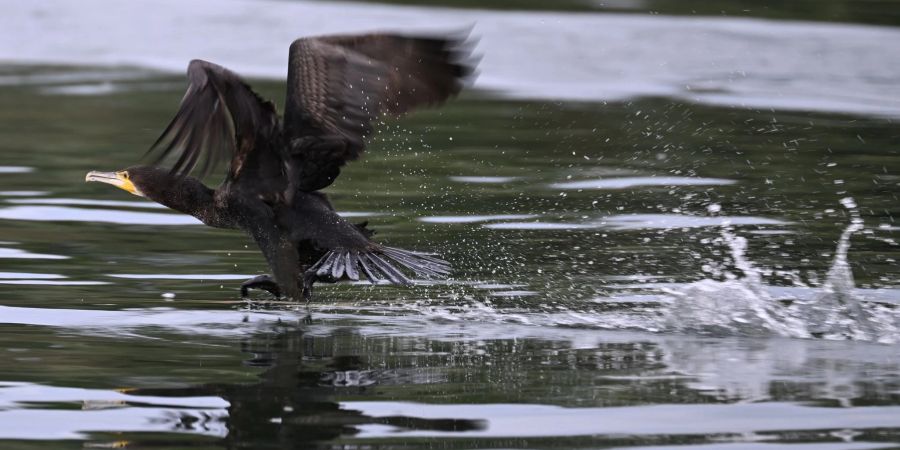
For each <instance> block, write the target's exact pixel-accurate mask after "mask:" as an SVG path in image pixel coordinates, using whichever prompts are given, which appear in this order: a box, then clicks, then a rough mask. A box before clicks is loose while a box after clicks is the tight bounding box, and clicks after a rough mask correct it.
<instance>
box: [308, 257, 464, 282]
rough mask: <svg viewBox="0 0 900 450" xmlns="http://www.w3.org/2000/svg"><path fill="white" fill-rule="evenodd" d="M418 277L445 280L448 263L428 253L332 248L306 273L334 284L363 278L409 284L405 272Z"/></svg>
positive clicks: (371, 280) (447, 272)
mask: <svg viewBox="0 0 900 450" xmlns="http://www.w3.org/2000/svg"><path fill="white" fill-rule="evenodd" d="M400 268H404V269H406V271H407V272H412V274H413V275H414V276H416V277H420V278H429V279H433V278H446V277H447V276H448V275H449V274H450V263H448V262H447V261H444V260H442V259H440V258H437V257H435V256H434V255H432V254H429V253H420V252H413V251H409V250H402V249H399V248H394V247H381V248H379V249H377V250H373V251H359V250H350V249H343V248H336V249H334V250H331V251H329V252H328V253H326V254H325V256H323V257H322V258H321V259H319V261H318V262H317V263H315V264H314V265H313V266H312V267H310V268H309V270H308V271H307V273H309V272H315V274H316V276H317V277H318V278H319V279H320V280H331V281H337V280H340V279H341V278H344V277H346V278H349V279H351V280H354V281H358V280H359V279H360V277H361V276H362V277H365V278H366V279H368V280H369V282H371V283H372V284H375V283H378V282H380V281H382V280H386V281H389V282H390V283H392V284H399V285H403V286H408V285H411V284H412V281H410V279H409V277H408V276H407V273H404V271H403V270H401V269H400Z"/></svg>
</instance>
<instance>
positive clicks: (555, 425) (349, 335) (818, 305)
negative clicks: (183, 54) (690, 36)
mask: <svg viewBox="0 0 900 450" xmlns="http://www.w3.org/2000/svg"><path fill="white" fill-rule="evenodd" d="M652 4H653V2H648V4H647V5H650V6H647V5H645V7H647V8H650V7H653V5H652ZM891 4H892V2H884V4H883V5H882V4H879V5H878V6H877V7H878V8H880V9H879V11H880V13H881V14H880V15H877V16H878V17H882V16H883V18H884V20H889V18H890V17H892V16H891V14H893V10H892V9H891V6H890V5H891ZM798 5H801V4H799V3H798ZM804 5H805V4H804ZM828 5H829V7H828V8H826V9H827V11H832V12H831V13H828V14H826V16H827V17H825V18H824V19H823V20H842V21H862V22H873V23H882V22H881V21H880V20H881V19H879V20H874V19H872V20H869V19H865V20H859V19H858V18H856V16H855V15H854V13H850V12H846V13H839V12H834V11H838V9H840V7H843V6H846V7H847V8H850V6H848V5H849V3H848V4H845V3H843V2H829V3H828ZM860 5H874V3H873V2H863V3H855V4H854V5H853V8H858V7H861V6H860ZM501 6H502V5H501ZM594 6H596V5H594ZM594 6H591V5H588V6H585V8H588V7H589V8H594ZM801 6H802V5H801ZM874 7H875V6H873V8H874ZM579 8H581V7H579ZM836 8H837V9H836ZM801 9H802V8H801ZM822 11H825V9H823V10H822ZM822 11H820V12H821V13H822V14H825V12H822ZM854 11H856V9H854ZM669 12H679V11H669ZM685 14H687V13H685ZM779 14H780V13H779ZM823 17H824V16H823ZM867 17H868V16H867ZM779 18H789V19H817V20H818V19H820V17H819V16H817V15H814V14H812V13H805V12H802V11H801V12H796V11H794V12H792V13H791V14H787V15H786V16H783V17H782V16H779ZM891 20H892V19H891ZM522 23H526V22H522ZM839 31H840V30H836V31H834V32H835V33H837V32H839ZM48 42H49V41H48ZM624 42H628V41H627V40H625V41H624ZM883 44H884V45H887V44H889V43H883ZM492 45H493V46H494V47H490V46H489V47H488V48H496V44H492ZM250 59H252V58H250ZM885 64H887V62H886V63H885ZM488 67H489V68H490V67H497V66H496V65H495V66H490V65H488ZM488 72H489V71H488ZM487 75H491V73H490V72H489V73H488V74H487ZM523 77H524V75H523ZM863 78H865V77H863ZM824 79H826V81H827V80H828V77H825V78H824ZM759 80H761V81H755V83H758V84H756V85H753V86H754V88H757V87H760V86H762V87H764V88H765V89H768V90H769V91H766V92H775V91H777V90H778V89H781V88H782V84H781V83H784V82H785V80H783V79H777V78H767V77H764V76H762V77H760V78H759ZM870 81H871V80H870ZM873 83H874V84H873V85H872V86H876V87H877V86H881V85H883V86H884V90H883V92H884V95H883V98H881V99H880V103H878V105H877V107H874V106H873V111H878V112H877V113H875V112H873V113H872V115H863V114H856V115H850V114H840V113H823V112H819V113H811V112H803V111H802V110H803V108H802V107H798V106H797V105H792V106H791V107H790V109H792V110H796V111H784V110H778V109H770V108H764V109H752V108H742V107H736V106H734V107H732V106H712V105H710V104H700V103H687V102H683V101H680V100H673V99H669V98H663V97H652V96H651V97H646V96H645V97H642V98H640V99H634V100H630V101H628V100H623V101H615V102H614V101H609V102H602V101H581V102H573V101H556V100H544V101H538V100H523V99H514V98H509V96H500V95H497V94H496V93H490V92H485V91H469V92H468V93H466V94H465V95H464V96H463V97H462V98H460V99H458V100H456V101H454V102H452V103H450V104H448V105H447V106H446V107H445V108H443V109H441V110H437V111H423V112H420V113H417V114H415V115H413V116H410V117H407V118H404V119H402V120H396V121H392V122H391V123H390V125H389V126H388V127H386V128H385V129H383V130H382V132H381V134H379V135H378V136H377V138H376V139H375V140H374V142H373V144H372V145H371V146H370V148H369V150H368V151H367V154H366V155H365V157H364V159H363V160H362V161H358V162H356V163H354V164H353V165H351V166H350V167H349V168H348V169H347V170H345V172H344V173H343V174H342V176H341V178H340V179H339V180H338V181H337V182H336V183H335V184H334V185H333V186H332V187H330V188H329V189H328V191H327V192H328V194H329V195H330V196H331V198H332V201H333V202H334V203H335V205H336V207H337V208H338V209H339V210H340V211H342V212H344V213H346V214H347V215H349V216H351V217H353V218H354V220H359V221H362V220H368V221H369V222H370V226H371V227H373V228H374V229H376V230H377V231H378V234H377V238H378V240H379V241H380V242H384V243H388V244H390V245H393V246H397V247H404V248H410V249H416V250H432V251H435V252H438V253H440V254H441V255H443V257H444V258H445V259H447V260H448V261H451V262H452V263H453V265H454V268H455V269H454V274H453V279H452V280H450V281H449V282H447V283H437V284H429V283H424V282H423V283H421V284H420V285H417V286H415V287H412V288H395V287H388V286H369V285H366V284H340V285H334V286H322V287H320V288H319V289H318V291H317V298H316V299H315V302H313V303H312V304H310V305H309V306H306V305H296V304H287V303H281V302H273V301H271V299H269V298H267V297H266V296H264V295H262V294H257V295H256V296H255V297H254V298H253V299H252V300H250V301H247V300H241V299H240V298H239V289H238V288H239V285H240V282H241V281H243V280H244V279H246V278H248V277H250V276H253V275H256V274H259V273H264V272H265V271H266V270H267V268H266V265H265V262H264V261H263V258H262V257H261V255H260V254H259V252H258V250H257V249H256V248H255V246H254V244H253V243H252V241H251V240H250V239H249V238H247V237H245V236H242V235H240V234H239V233H236V232H231V231H223V230H215V229H211V228H206V227H204V226H202V225H199V224H196V223H195V222H194V221H193V219H191V218H188V217H184V216H179V215H176V214H174V213H173V212H171V211H168V210H166V209H164V208H160V207H157V206H156V205H153V204H150V203H147V202H145V201H143V200H142V199H140V198H138V197H133V196H129V195H128V194H127V193H125V192H123V191H119V190H116V189H114V188H112V187H109V186H105V185H99V184H95V183H92V184H86V183H84V182H83V180H84V175H85V173H86V172H88V171H90V170H114V169H121V168H124V167H127V166H130V165H133V164H136V163H137V162H138V161H139V157H140V155H141V154H142V153H143V151H144V149H145V148H146V147H147V146H148V145H149V143H151V142H153V140H155V139H156V137H157V135H158V133H159V132H160V130H161V129H162V128H163V127H164V126H165V124H166V123H168V121H169V119H170V118H171V116H172V114H173V112H174V111H175V107H176V105H177V103H178V101H179V99H180V98H181V95H182V94H183V92H184V80H183V79H182V77H180V76H171V75H163V74H159V73H155V72H148V71H145V70H143V69H133V68H128V67H115V68H99V67H71V66H64V65H32V64H27V65H26V64H13V63H6V64H3V65H0V355H3V356H5V357H4V358H2V359H0V448H4V449H5V448H9V449H45V448H48V449H49V448H121V447H125V448H210V449H212V448H246V449H251V448H252V449H258V448H348V449H349V448H372V449H388V448H390V449H408V448H447V449H457V448H458V449H463V448H497V449H501V448H503V449H508V448H560V449H562V448H642V449H646V448H652V449H667V450H668V449H681V448H699V449H720V448H721V449H732V450H744V449H752V450H767V449H782V448H786V449H870V448H871V449H875V448H878V449H881V448H896V446H897V445H898V442H900V347H898V345H897V342H898V341H900V317H898V311H900V308H897V305H898V304H900V269H898V263H897V261H898V259H900V246H898V244H897V241H898V231H900V224H898V223H897V221H896V218H897V217H898V215H900V201H898V194H900V173H898V169H900V131H898V127H897V122H896V119H895V118H892V116H891V115H890V114H888V113H885V111H891V110H892V108H894V109H896V108H895V107H894V106H891V105H892V103H891V102H892V101H893V99H894V97H893V95H894V92H895V90H896V88H895V87H894V86H896V85H897V84H898V82H897V81H896V80H893V79H891V78H884V79H880V78H879V79H877V80H876V81H873ZM253 85H254V87H255V88H256V89H257V90H258V91H259V92H260V93H262V94H263V95H264V96H266V97H270V98H272V99H275V100H276V102H277V103H281V101H280V99H281V98H282V92H283V87H282V85H281V84H280V83H275V82H272V81H261V80H259V81H254V82H253ZM784 86H787V87H785V89H789V87H790V84H786V85H784ZM823 86H826V87H827V86H828V84H827V83H825V84H823ZM864 87H865V86H864ZM870 87H871V86H868V87H866V89H869V88H870ZM760 89H761V90H760V94H759V98H757V99H756V100H759V101H760V102H763V103H765V102H766V101H772V100H771V98H767V97H766V95H765V94H764V92H763V91H765V89H763V88H760ZM863 91H864V92H863V94H865V93H866V92H871V91H870V90H868V91H867V90H865V89H863ZM856 94H859V93H856V92H848V93H847V94H846V97H847V98H852V99H854V102H856V103H853V102H848V103H847V104H853V105H854V106H853V107H854V108H856V110H858V109H859V105H860V104H863V103H865V102H862V103H860V102H859V99H860V98H863V99H864V98H866V95H868V94H865V95H856ZM742 95H745V96H746V95H749V94H747V92H744V93H743V94H742ZM830 95H831V97H829V98H830V99H831V102H830V103H829V105H830V106H829V108H834V106H833V105H834V104H837V103H836V102H835V101H834V99H835V98H839V97H841V95H837V94H835V93H834V92H831V93H830ZM541 96H543V97H546V95H545V94H542V95H541ZM705 102H706V103H717V102H716V101H715V100H709V98H706V101H705ZM750 103H752V102H750ZM775 103H777V102H775ZM826 103H828V102H826ZM820 109H823V110H828V108H820ZM208 182H209V183H212V184H214V183H215V182H216V180H215V179H210V180H208ZM851 224H853V226H852V227H851ZM848 227H849V228H848ZM842 233H843V234H844V236H843V237H842ZM848 244H849V249H847V248H844V246H846V245H848Z"/></svg>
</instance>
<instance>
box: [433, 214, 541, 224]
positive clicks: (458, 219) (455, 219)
mask: <svg viewBox="0 0 900 450" xmlns="http://www.w3.org/2000/svg"><path fill="white" fill-rule="evenodd" d="M535 217H539V216H538V215H537V214H492V215H484V216H429V217H419V219H418V220H419V221H420V222H426V223H477V222H490V221H494V220H525V219H533V218H535Z"/></svg>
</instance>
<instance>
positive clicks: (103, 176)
mask: <svg viewBox="0 0 900 450" xmlns="http://www.w3.org/2000/svg"><path fill="white" fill-rule="evenodd" d="M84 181H99V182H101V183H106V184H111V185H113V186H115V187H117V188H119V189H122V190H123V191H128V192H130V193H132V194H134V195H139V196H141V197H143V196H144V194H142V193H141V191H139V190H138V189H137V188H136V187H135V186H134V183H132V182H131V180H130V179H129V178H128V172H126V171H121V172H88V174H87V175H86V176H85V177H84Z"/></svg>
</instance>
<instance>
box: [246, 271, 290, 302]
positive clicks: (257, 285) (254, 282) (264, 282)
mask: <svg viewBox="0 0 900 450" xmlns="http://www.w3.org/2000/svg"><path fill="white" fill-rule="evenodd" d="M250 289H262V290H264V291H267V292H269V293H270V294H272V295H274V296H275V298H278V297H281V289H279V288H278V283H276V282H275V280H273V279H272V277H271V276H269V275H259V276H255V277H253V278H251V279H249V280H247V281H245V282H243V283H241V298H246V297H247V296H248V292H249V291H250Z"/></svg>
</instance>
